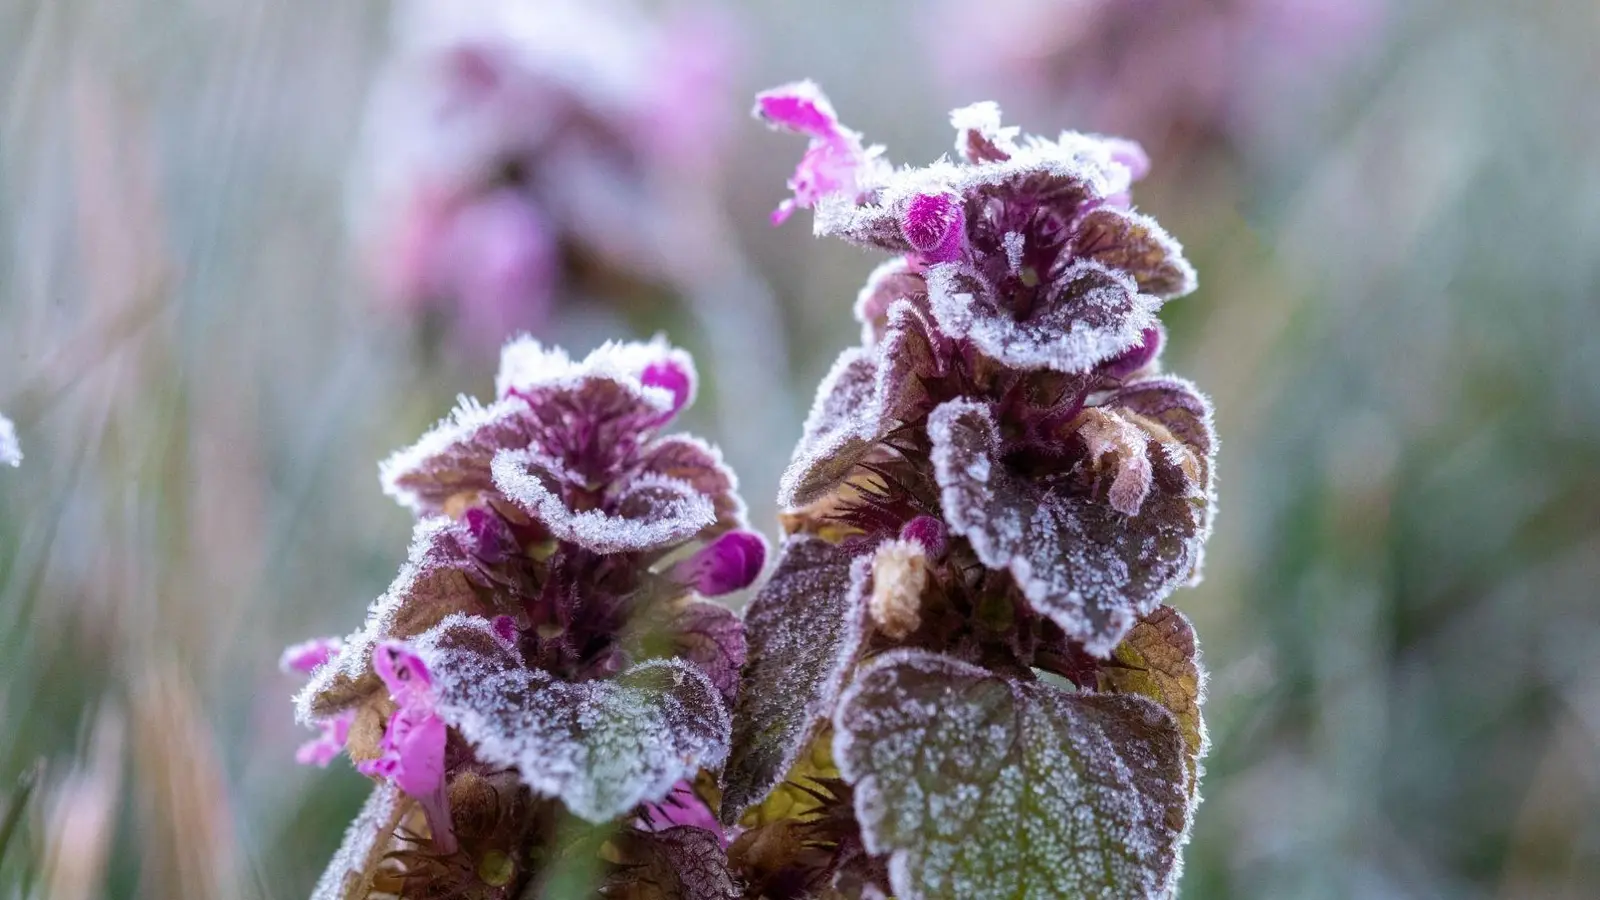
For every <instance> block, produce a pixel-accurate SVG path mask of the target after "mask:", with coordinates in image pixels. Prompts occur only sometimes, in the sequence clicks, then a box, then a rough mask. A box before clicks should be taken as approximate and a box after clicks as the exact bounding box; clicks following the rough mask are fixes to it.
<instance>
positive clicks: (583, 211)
mask: <svg viewBox="0 0 1600 900" xmlns="http://www.w3.org/2000/svg"><path fill="white" fill-rule="evenodd" d="M707 24H711V23H707V22H700V21H696V20H693V19H691V18H688V17H663V16H659V15H653V14H651V13H649V12H647V11H645V10H643V9H640V8H639V5H638V4H636V3H634V2H632V0H539V2H527V0H404V2H401V3H399V4H397V5H396V12H395V22H394V28H393V31H394V45H395V46H394V48H393V51H392V53H391V55H390V59H389V61H388V63H387V65H386V66H385V68H384V70H383V73H382V75H381V76H380V78H379V80H378V83H377V85H376V88H375V90H374V92H373V97H372V100H371V103H370V106H369V111H368V121H367V125H366V136H365V140H364V142H363V143H364V150H363V152H362V154H361V158H360V162H359V165H358V168H357V183H356V192H355V193H356V202H355V213H356V216H357V218H358V222H357V230H358V231H359V232H360V236H361V238H362V240H363V243H365V244H366V245H367V247H368V250H369V254H370V258H371V264H372V268H373V270H374V276H375V280H376V282H377V286H378V288H379V290H380V293H381V295H382V296H383V298H384V299H385V300H386V301H387V302H389V303H390V304H392V305H394V306H396V307H399V308H402V309H405V310H409V311H414V312H418V313H422V312H432V313H436V314H438V316H437V317H438V318H439V319H440V320H441V321H443V322H446V323H449V324H450V325H451V326H452V327H453V329H454V330H455V332H456V334H457V335H458V336H460V337H463V338H466V339H467V344H468V346H470V347H471V348H472V349H474V350H476V349H478V348H480V347H482V346H484V345H486V344H487V345H488V346H490V347H493V346H497V345H498V344H499V343H500V342H501V341H502V340H503V339H504V338H505V336H506V335H508V334H510V333H512V332H513V331H514V330H516V329H518V328H528V329H535V330H538V329H541V328H543V327H544V326H545V325H546V324H547V319H548V318H549V317H550V314H551V311H552V306H553V305H554V303H555V301H556V298H557V297H558V296H561V295H563V294H566V295H569V296H570V295H572V294H574V293H580V294H581V293H582V291H574V290H573V287H574V284H575V283H576V282H579V281H580V280H582V275H583V273H593V272H594V271H595V270H597V269H603V270H604V272H605V279H589V280H590V281H599V280H610V281H612V282H615V281H616V280H618V277H619V276H623V277H625V278H631V279H634V280H637V281H641V282H645V283H648V284H652V285H669V286H670V285H673V284H675V279H677V278H679V277H680V273H678V272H676V271H672V267H673V265H674V264H676V263H693V262H695V261H685V260H681V259H679V257H682V256H684V255H690V254H691V253H692V250H691V248H693V247H695V246H696V244H695V241H693V240H689V238H690V237H697V235H695V234H693V232H695V231H696V230H697V228H698V227H699V226H696V225H693V224H690V223H689V222H688V221H687V220H688V218H689V217H686V216H684V215H682V213H683V210H681V209H677V208H674V203H673V199H672V197H671V195H670V192H667V191H664V190H663V186H664V184H667V183H673V184H677V183H683V184H685V185H686V186H687V187H688V188H689V190H688V191H686V192H685V193H687V194H689V195H690V196H695V195H698V194H704V193H709V190H710V185H711V183H712V174H713V173H714V172H715V171H716V163H717V160H718V158H719V148H720V146H721V144H722V143H723V140H722V133H721V132H722V131H724V130H725V129H724V126H725V122H724V121H723V120H722V116H721V109H722V107H723V104H720V103H718V102H717V98H718V97H719V96H721V95H722V94H723V93H724V91H723V88H724V87H725V85H724V82H725V80H726V76H727V74H728V73H727V71H726V70H727V69H728V67H729V66H728V62H729V60H728V58H729V56H730V50H731V48H730V47H729V46H727V44H728V41H726V40H725V37H724V35H723V34H722V33H721V32H720V31H717V30H715V29H712V28H708V27H705V26H706V25H707ZM579 35H581V36H582V37H581V38H580V37H576V36H579ZM673 238H677V239H676V240H672V239H673ZM713 242H714V238H704V237H702V238H701V243H703V244H707V245H711V244H713ZM596 263H598V264H599V265H598V266H597V265H596Z"/></svg>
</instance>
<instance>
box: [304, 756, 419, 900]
mask: <svg viewBox="0 0 1600 900" xmlns="http://www.w3.org/2000/svg"><path fill="white" fill-rule="evenodd" d="M412 805H413V801H411V800H410V799H409V798H407V797H406V795H405V794H403V793H401V792H400V789H399V788H396V787H395V786H394V785H392V784H389V783H388V782H383V783H380V784H379V785H378V786H377V787H376V788H374V789H373V791H372V795H371V796H369V797H368V798H367V802H366V804H365V805H363V806H362V807H361V812H359V813H357V814H356V819H355V821H354V822H351V823H350V827H349V828H347V829H345V833H344V842H343V843H341V844H340V845H339V850H338V851H337V852H336V853H334V855H333V859H332V860H331V861H330V862H329V863H328V867H327V868H326V869H324V870H323V872H322V877H321V878H318V879H317V886H316V887H315V888H313V889H312V891H311V900H367V898H368V897H370V896H372V891H373V879H374V878H375V877H377V875H378V867H379V866H380V865H381V864H382V862H383V857H384V854H386V853H389V852H390V851H391V850H393V849H395V847H394V843H395V840H394V831H395V828H397V827H398V826H399V825H400V820H401V818H403V817H404V816H405V814H406V810H407V809H408V808H410V807H411V806H412Z"/></svg>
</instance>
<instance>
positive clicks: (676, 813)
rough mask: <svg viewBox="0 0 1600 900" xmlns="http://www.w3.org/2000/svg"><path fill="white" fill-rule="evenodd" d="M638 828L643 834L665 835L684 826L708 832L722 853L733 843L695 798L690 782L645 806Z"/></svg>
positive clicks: (700, 801) (681, 783) (703, 805)
mask: <svg viewBox="0 0 1600 900" xmlns="http://www.w3.org/2000/svg"><path fill="white" fill-rule="evenodd" d="M638 824H639V827H640V828H642V829H643V830H645V831H665V830H667V829H668V828H676V827H678V826H680V825H687V826H689V827H691V828H699V829H703V830H705V831H709V832H711V833H712V834H714V835H716V836H717V841H718V842H719V843H720V844H722V847H723V849H724V850H726V849H727V847H728V845H729V844H730V843H732V840H731V838H730V837H729V835H728V833H727V832H726V831H724V830H723V828H722V823H720V822H718V821H717V817H716V815H715V814H714V813H712V812H711V807H709V806H707V805H706V802H705V801H704V800H701V799H700V797H699V796H698V795H697V794H695V792H694V786H693V785H692V784H691V783H690V782H689V781H680V782H678V783H677V784H675V785H673V787H672V791H671V792H670V793H668V794H667V796H666V797H665V798H663V799H662V800H661V802H659V803H646V804H644V811H643V812H642V813H641V814H640V816H639V823H638Z"/></svg>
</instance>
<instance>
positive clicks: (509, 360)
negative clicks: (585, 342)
mask: <svg viewBox="0 0 1600 900" xmlns="http://www.w3.org/2000/svg"><path fill="white" fill-rule="evenodd" d="M590 378H601V379H605V380H609V381H613V382H618V383H621V384H628V385H637V386H639V387H640V388H643V389H644V390H643V394H644V396H645V397H646V398H648V402H649V404H650V405H651V406H653V407H655V408H656V409H657V410H658V411H660V412H662V413H664V414H666V415H668V416H669V417H670V415H671V414H672V413H673V412H674V411H676V410H678V409H681V408H682V407H684V406H686V405H688V404H690V403H692V402H693V400H694V395H695V390H696V385H697V384H698V378H697V376H696V373H695V367H694V359H693V358H692V357H690V356H689V354H688V353H686V352H684V351H683V350H680V349H677V348H676V347H673V346H671V345H669V344H668V343H667V342H666V340H665V339H664V338H661V337H657V338H655V339H654V340H650V341H609V342H607V343H605V344H602V345H600V346H599V347H598V348H596V349H595V350H594V351H593V352H592V353H590V354H589V355H588V356H586V357H584V358H583V359H582V360H581V361H575V360H573V359H572V358H571V357H570V356H568V355H567V352H566V351H565V350H563V349H561V348H560V347H546V346H544V345H543V344H541V343H539V342H538V341H536V340H534V339H533V338H531V337H527V336H525V335H524V336H522V337H519V338H514V339H512V340H511V341H508V342H507V343H506V345H505V347H504V348H503V349H502V350H501V351H500V372H499V374H497V375H496V376H495V396H496V397H501V398H503V397H507V396H509V395H511V394H523V395H529V394H534V393H538V392H540V391H541V390H544V389H548V388H559V387H566V388H573V387H578V386H581V385H582V384H583V383H584V382H585V381H587V380H588V379H590Z"/></svg>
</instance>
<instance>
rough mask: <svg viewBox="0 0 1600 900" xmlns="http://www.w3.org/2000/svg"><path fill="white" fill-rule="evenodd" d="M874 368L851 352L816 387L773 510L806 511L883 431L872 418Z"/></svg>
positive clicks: (864, 354)
mask: <svg viewBox="0 0 1600 900" xmlns="http://www.w3.org/2000/svg"><path fill="white" fill-rule="evenodd" d="M876 391H877V364H876V363H875V362H874V360H873V354H872V353H870V352H868V351H866V350H863V349H861V348H859V347H851V348H849V349H847V350H845V351H844V352H843V353H841V354H839V358H838V359H837V360H836V361H835V362H834V364H833V368H832V369H831V370H830V371H829V372H828V374H827V376H826V377H824V378H823V379H822V383H821V384H819V385H818V386H817V399H816V401H815V403H813V405H812V407H811V414H810V415H809V416H807V417H806V422H805V427H804V429H803V430H802V432H801V435H800V443H799V444H797V445H796V446H795V449H794V458H793V460H791V461H790V463H789V468H788V469H786V470H785V471H784V473H783V478H782V480H781V481H780V482H779V484H778V505H779V506H781V507H784V508H786V509H794V508H797V507H801V506H806V505H809V504H811V503H813V502H815V501H816V500H817V499H819V498H820V497H821V496H822V495H823V494H824V493H826V492H827V491H828V490H829V489H831V488H832V487H833V486H834V485H835V484H838V483H839V482H840V481H842V480H843V479H844V477H845V476H846V475H848V474H849V473H850V470H851V469H853V468H855V464H856V463H857V462H859V461H860V460H861V458H862V457H864V456H866V454H867V453H868V451H870V450H871V449H872V447H873V445H874V444H875V443H877V437H878V434H879V432H880V430H881V428H882V422H881V421H879V419H878V415H877V409H878V406H877V403H876V400H875V397H876Z"/></svg>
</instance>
